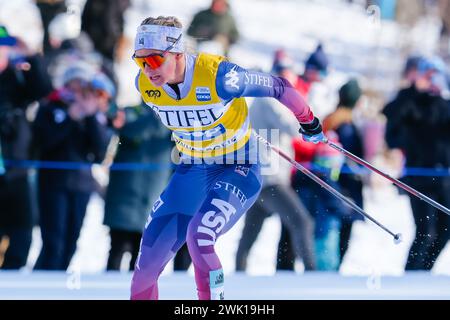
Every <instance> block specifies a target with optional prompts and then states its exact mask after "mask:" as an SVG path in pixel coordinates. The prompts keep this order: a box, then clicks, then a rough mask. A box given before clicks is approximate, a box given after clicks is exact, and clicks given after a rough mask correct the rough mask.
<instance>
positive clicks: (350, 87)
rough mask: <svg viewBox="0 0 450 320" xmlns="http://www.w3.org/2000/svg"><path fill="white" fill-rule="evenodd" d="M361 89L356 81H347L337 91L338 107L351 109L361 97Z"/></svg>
mask: <svg viewBox="0 0 450 320" xmlns="http://www.w3.org/2000/svg"><path fill="white" fill-rule="evenodd" d="M361 93H362V92H361V88H360V87H359V84H358V81H357V80H356V79H351V80H349V81H348V82H347V83H346V84H344V85H343V86H342V87H341V89H339V105H340V106H343V107H348V108H353V107H354V106H355V105H356V103H357V102H358V100H359V98H360V97H361Z"/></svg>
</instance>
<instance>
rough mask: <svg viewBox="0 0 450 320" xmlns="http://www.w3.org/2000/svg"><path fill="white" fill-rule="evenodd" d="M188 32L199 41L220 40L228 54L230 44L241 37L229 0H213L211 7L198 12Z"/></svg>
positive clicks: (225, 53)
mask: <svg viewBox="0 0 450 320" xmlns="http://www.w3.org/2000/svg"><path fill="white" fill-rule="evenodd" d="M187 33H188V35H189V36H191V37H193V38H195V39H196V41H197V42H198V43H202V42H204V41H210V40H214V41H217V42H219V43H220V44H221V45H222V46H223V52H222V53H223V54H224V55H226V56H227V55H228V52H229V49H230V46H231V45H232V44H234V43H235V42H236V41H237V40H238V39H239V31H238V29H237V26H236V22H235V20H234V18H233V16H232V15H231V11H230V5H229V3H228V1H227V0H213V1H212V2H211V6H210V8H208V9H205V10H202V11H200V12H198V13H196V14H195V15H194V18H193V19H192V22H191V25H190V26H189V28H188V31H187Z"/></svg>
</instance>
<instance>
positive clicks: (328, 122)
mask: <svg viewBox="0 0 450 320" xmlns="http://www.w3.org/2000/svg"><path fill="white" fill-rule="evenodd" d="M361 93H362V92H361V88H360V86H359V84H358V81H357V80H356V79H350V80H349V81H348V82H347V83H345V84H344V85H343V86H342V87H341V88H340V89H339V104H338V106H337V108H336V110H335V111H334V112H333V113H331V114H330V115H328V116H327V117H326V118H325V119H324V121H323V127H324V131H325V132H327V131H330V130H332V131H334V132H335V133H337V136H338V139H339V142H340V143H341V144H342V147H343V148H344V149H346V150H348V151H350V152H351V153H353V154H354V155H356V156H358V157H360V158H363V156H364V148H363V140H362V138H361V135H360V133H359V131H358V128H357V127H356V125H355V124H354V122H353V108H354V107H355V106H356V105H357V103H358V101H359V99H360V97H361ZM345 163H346V164H347V168H349V169H352V168H354V169H355V170H354V171H353V172H351V173H348V174H346V173H341V174H340V175H339V180H338V183H339V186H340V188H341V192H342V193H343V194H344V195H345V196H347V197H349V198H350V199H352V200H353V201H354V202H355V203H356V204H357V205H358V206H359V207H361V208H362V207H363V194H362V190H363V181H362V177H361V175H360V174H358V172H357V171H358V170H359V169H360V167H359V166H358V165H357V164H355V162H353V161H352V160H347V159H346V161H345ZM348 213H349V214H348V215H344V216H343V217H342V220H341V227H340V261H341V262H342V260H343V258H344V255H345V253H346V252H347V249H348V243H349V241H350V235H351V230H352V226H353V222H354V221H355V220H363V216H361V215H360V214H356V213H354V212H352V211H349V212H348Z"/></svg>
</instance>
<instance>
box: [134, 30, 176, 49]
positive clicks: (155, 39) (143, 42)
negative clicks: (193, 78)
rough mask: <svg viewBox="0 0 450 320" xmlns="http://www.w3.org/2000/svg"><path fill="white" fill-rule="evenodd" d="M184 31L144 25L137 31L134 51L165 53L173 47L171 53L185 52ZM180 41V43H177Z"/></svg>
mask: <svg viewBox="0 0 450 320" xmlns="http://www.w3.org/2000/svg"><path fill="white" fill-rule="evenodd" d="M182 33H183V32H182V30H181V28H177V27H169V26H159V25H142V26H139V27H138V29H137V34H136V39H135V41H134V51H136V50H139V49H154V50H161V51H165V50H166V49H167V48H169V47H170V46H172V45H173V47H172V48H171V49H169V51H170V52H176V53H182V52H184V46H183V41H182V40H183V39H182ZM177 39H178V41H177Z"/></svg>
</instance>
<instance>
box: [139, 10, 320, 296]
mask: <svg viewBox="0 0 450 320" xmlns="http://www.w3.org/2000/svg"><path fill="white" fill-rule="evenodd" d="M134 49H135V52H134V55H133V60H134V61H135V62H136V63H137V65H138V66H139V68H140V70H139V74H138V75H137V77H136V87H137V89H138V90H139V92H140V94H141V96H142V99H143V100H144V101H145V103H146V104H147V105H148V106H150V107H151V108H152V109H153V110H154V111H155V112H156V113H157V114H158V116H159V118H160V119H161V121H162V122H163V123H164V125H165V126H167V127H168V128H169V129H170V130H172V131H173V138H174V140H175V143H176V146H177V149H178V151H179V154H180V161H181V163H180V164H179V165H178V166H177V169H176V171H175V173H174V174H173V176H172V178H171V180H170V182H169V184H168V186H167V187H166V189H165V190H164V191H163V193H162V194H161V196H160V197H159V199H158V200H157V201H156V202H155V204H154V205H153V208H152V211H151V212H150V215H149V218H148V221H147V223H146V225H145V229H144V232H143V236H142V240H141V248H140V252H139V256H138V259H137V261H136V265H135V270H134V274H133V279H132V284H131V299H158V284H157V281H158V278H159V275H160V274H161V272H162V271H163V270H164V267H165V266H166V264H167V263H168V262H169V261H170V260H171V259H172V258H173V257H174V255H175V254H176V252H177V251H178V250H179V249H180V248H181V246H182V245H183V244H184V243H185V242H187V245H188V249H189V254H190V255H191V258H192V261H193V264H194V270H195V281H196V284H197V291H198V292H197V293H198V298H199V299H201V300H208V299H213V300H216V299H224V276H223V270H222V265H221V263H220V260H219V258H218V256H217V254H216V252H215V250H214V245H215V243H216V240H217V239H218V238H219V237H220V236H221V235H223V234H224V233H226V232H227V231H228V230H230V228H231V227H232V226H233V225H234V224H235V223H236V222H237V221H238V220H239V218H240V217H241V216H242V215H243V214H244V213H245V212H246V211H247V210H248V209H249V208H250V207H251V206H252V205H253V203H254V202H255V200H256V199H257V197H258V194H259V192H260V189H261V173H260V164H259V162H258V160H257V157H253V156H252V154H253V151H254V150H256V145H257V143H256V138H255V136H254V134H252V129H251V126H250V123H249V116H248V109H247V104H246V102H245V99H244V97H273V98H275V99H277V100H279V101H280V102H281V103H282V104H284V105H285V106H286V107H287V108H289V109H290V110H291V111H292V112H293V114H294V115H295V117H296V118H297V119H298V121H299V123H300V132H301V133H302V134H303V137H304V139H305V140H307V141H310V142H313V143H319V142H321V141H323V140H324V138H325V137H324V135H323V133H322V126H321V124H320V122H319V120H318V119H317V118H316V117H314V115H313V113H312V112H311V110H310V108H309V107H308V105H306V103H305V102H304V100H303V99H302V98H301V96H300V95H299V94H298V93H297V90H295V89H294V88H293V87H292V86H291V84H290V83H289V82H288V81H287V80H285V79H284V78H280V77H276V76H272V75H270V74H266V73H261V72H254V71H249V70H245V69H243V68H241V67H239V66H238V65H236V64H233V63H231V62H228V61H227V60H226V58H225V57H221V56H215V55H210V54H205V53H199V54H197V55H192V54H188V53H185V51H184V47H183V33H182V25H181V23H180V22H179V20H178V19H177V18H175V17H163V16H160V17H158V18H151V17H150V18H147V19H145V20H144V21H143V22H142V23H141V25H140V26H139V27H138V29H137V34H136V39H135V47H134ZM261 112H264V110H261Z"/></svg>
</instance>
